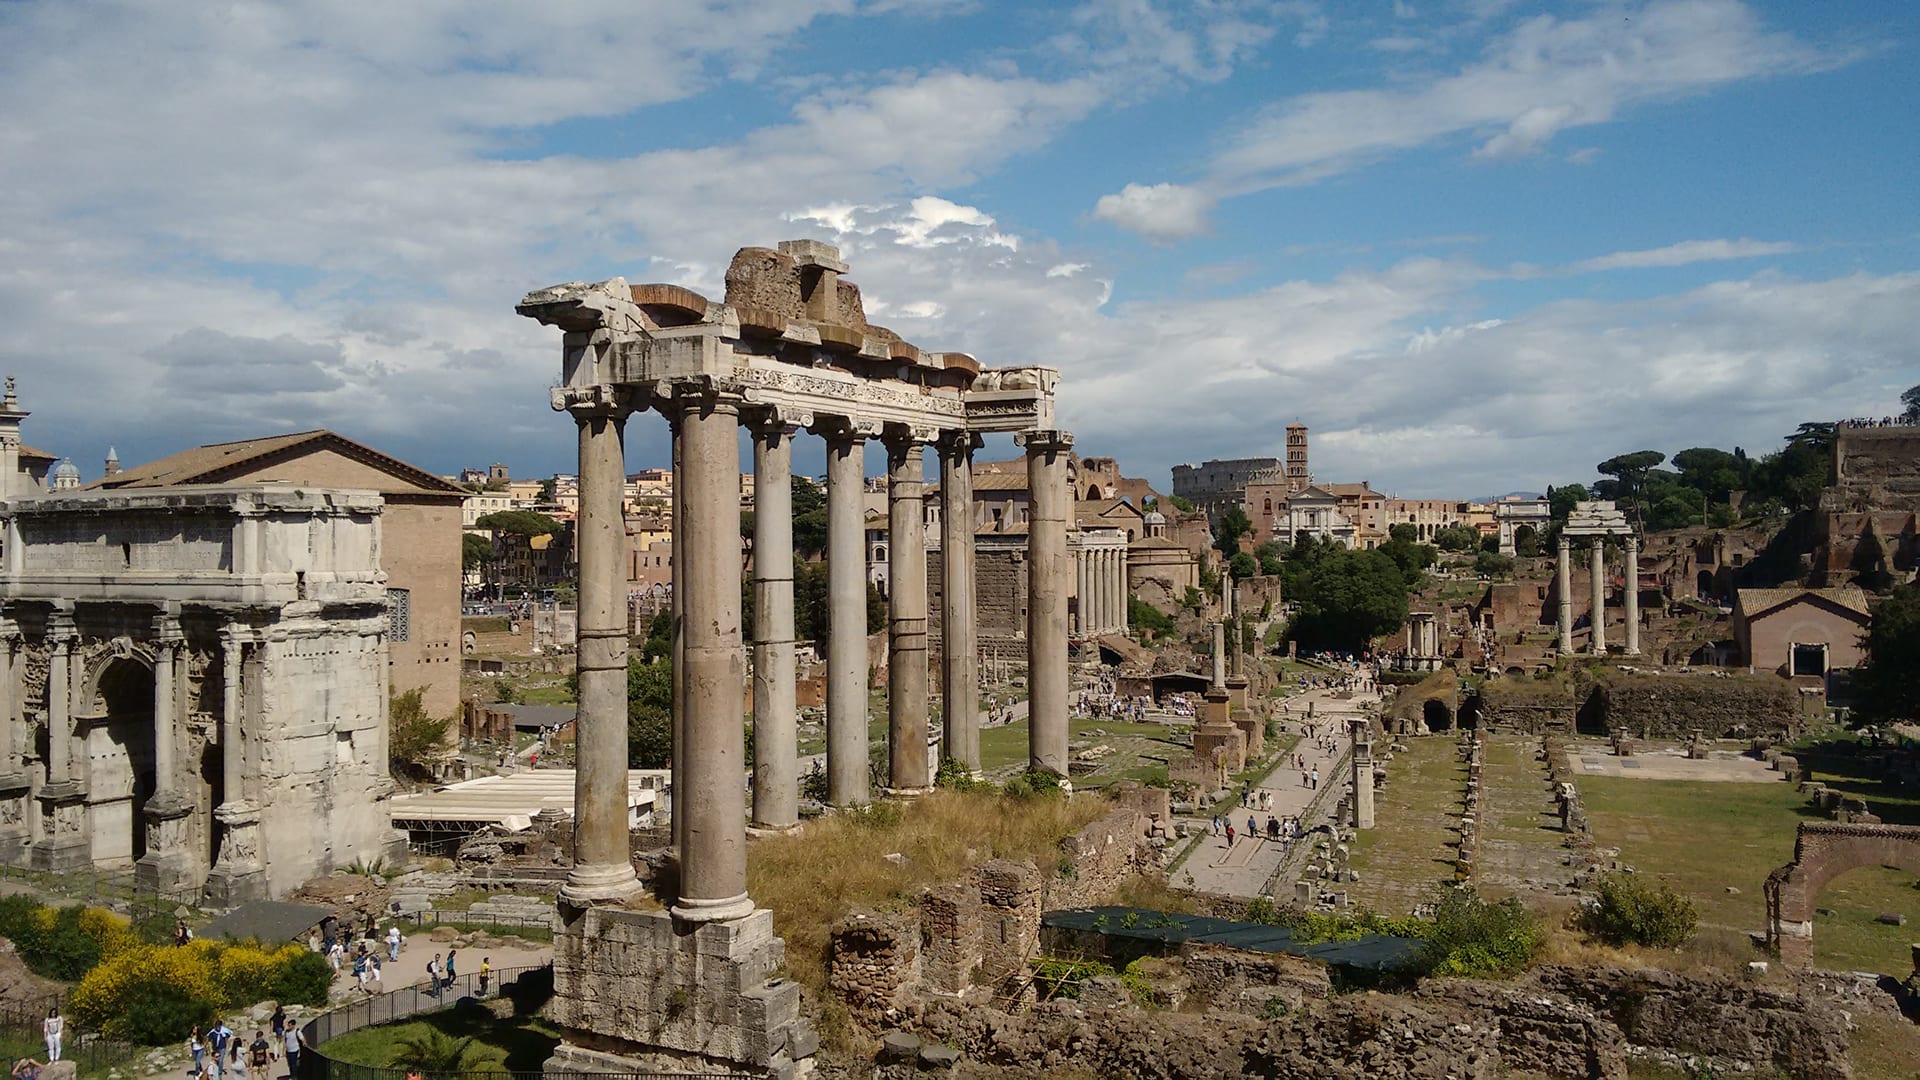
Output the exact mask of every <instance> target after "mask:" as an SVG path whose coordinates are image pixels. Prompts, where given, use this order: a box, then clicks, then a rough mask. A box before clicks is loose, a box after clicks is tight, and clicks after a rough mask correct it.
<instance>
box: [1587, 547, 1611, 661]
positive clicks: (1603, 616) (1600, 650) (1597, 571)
mask: <svg viewBox="0 0 1920 1080" xmlns="http://www.w3.org/2000/svg"><path fill="white" fill-rule="evenodd" d="M1589 566H1590V567H1591V570H1590V573H1591V575H1592V577H1593V619H1592V622H1593V638H1592V639H1591V640H1592V648H1593V655H1595V656H1605V655H1607V538H1606V537H1604V536H1596V537H1594V538H1593V551H1592V552H1591V554H1590V556H1589Z"/></svg>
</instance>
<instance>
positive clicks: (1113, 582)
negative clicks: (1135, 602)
mask: <svg viewBox="0 0 1920 1080" xmlns="http://www.w3.org/2000/svg"><path fill="white" fill-rule="evenodd" d="M1074 563H1075V569H1076V571H1077V573H1078V577H1079V586H1080V591H1079V596H1080V636H1081V637H1093V636H1095V635H1097V634H1124V633H1126V632H1127V551H1126V549H1125V548H1122V547H1082V548H1081V549H1080V550H1079V552H1078V554H1077V556H1076V558H1075V560H1074Z"/></svg>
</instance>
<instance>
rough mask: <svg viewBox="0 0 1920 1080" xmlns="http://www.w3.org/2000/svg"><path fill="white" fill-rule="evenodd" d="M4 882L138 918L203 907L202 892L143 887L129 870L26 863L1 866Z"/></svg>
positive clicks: (0, 875)
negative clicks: (47, 867) (115, 907)
mask: <svg viewBox="0 0 1920 1080" xmlns="http://www.w3.org/2000/svg"><path fill="white" fill-rule="evenodd" d="M0 881H19V882H24V883H26V884H28V885H31V886H32V887H33V888H34V889H36V890H38V891H40V892H45V893H51V894H53V895H55V896H61V897H65V898H67V899H69V900H76V901H79V902H81V903H86V904H100V905H119V906H122V907H125V908H127V909H129V910H131V911H132V912H133V913H134V916H135V917H136V918H139V917H142V916H144V915H161V914H165V915H171V914H172V913H173V910H174V909H175V908H177V907H180V906H182V905H185V906H187V907H199V906H200V894H199V893H198V892H178V893H166V892H154V891H151V890H146V889H141V888H139V887H138V885H137V883H136V882H135V881H134V877H133V873H132V872H131V871H128V870H119V871H104V870H94V869H91V868H89V869H84V870H61V871H58V872H55V871H49V870H32V869H29V868H27V867H24V866H4V865H0Z"/></svg>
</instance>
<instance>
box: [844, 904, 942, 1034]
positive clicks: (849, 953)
mask: <svg viewBox="0 0 1920 1080" xmlns="http://www.w3.org/2000/svg"><path fill="white" fill-rule="evenodd" d="M830 941H831V944H832V959H831V960H830V961H829V965H828V969H827V985H828V986H831V987H832V988H833V992H834V993H835V994H836V995H838V996H839V998H840V1000H841V1001H844V1002H846V1005H847V1008H848V1010H850V1011H851V1012H852V1013H853V1015H854V1016H855V1017H856V1018H857V1019H860V1020H863V1021H865V1022H867V1023H879V1022H881V1021H883V1020H885V1019H886V1018H887V1015H888V1014H889V1013H890V1012H893V1011H895V1010H897V1009H899V1008H900V1007H901V1006H902V1005H904V1004H905V1001H906V995H907V994H908V993H910V992H911V991H912V989H913V988H914V986H915V985H916V984H917V983H918V982H919V981H920V921H919V919H918V918H917V917H915V916H912V915H901V914H884V915H883V914H877V913H873V912H859V913H856V914H852V915H848V916H846V917H845V918H842V919H841V920H840V921H839V922H837V923H835V924H834V927H833V931H832V934H831V937H830Z"/></svg>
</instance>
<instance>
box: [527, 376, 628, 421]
mask: <svg viewBox="0 0 1920 1080" xmlns="http://www.w3.org/2000/svg"><path fill="white" fill-rule="evenodd" d="M547 398H548V404H550V405H552V407H553V410H554V411H555V412H565V413H572V414H573V418H574V420H575V421H577V422H580V423H585V422H587V421H588V420H593V419H599V418H602V417H607V418H611V419H614V420H625V419H626V418H627V416H628V415H629V414H631V413H632V412H633V400H632V395H630V394H628V393H627V391H626V390H625V389H624V388H622V387H617V386H610V385H607V384H605V383H598V384H590V385H586V386H556V387H554V388H553V389H551V390H549V391H548V392H547Z"/></svg>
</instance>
